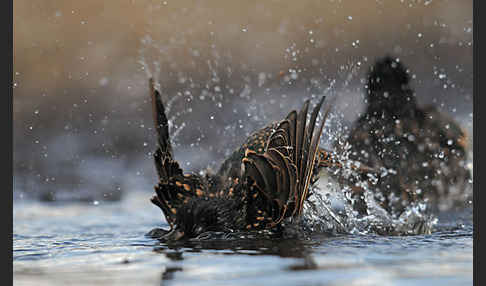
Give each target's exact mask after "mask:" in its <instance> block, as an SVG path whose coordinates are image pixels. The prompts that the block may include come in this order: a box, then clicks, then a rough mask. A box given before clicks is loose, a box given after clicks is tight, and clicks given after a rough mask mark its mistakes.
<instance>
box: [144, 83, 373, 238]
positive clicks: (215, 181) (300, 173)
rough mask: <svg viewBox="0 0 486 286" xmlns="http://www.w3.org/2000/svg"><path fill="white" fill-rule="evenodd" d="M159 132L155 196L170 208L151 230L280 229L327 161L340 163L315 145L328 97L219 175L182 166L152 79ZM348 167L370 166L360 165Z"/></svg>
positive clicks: (192, 233) (277, 127) (242, 151)
mask: <svg viewBox="0 0 486 286" xmlns="http://www.w3.org/2000/svg"><path fill="white" fill-rule="evenodd" d="M150 93H151V97H152V104H153V116H154V121H155V126H156V130H157V134H158V148H157V150H156V152H155V153H154V160H155V166H156V169H157V173H158V177H159V183H158V185H156V186H155V195H154V196H153V197H152V199H151V201H152V203H154V204H155V205H157V206H158V207H160V209H161V210H162V212H163V213H164V215H165V218H166V220H167V222H168V223H169V225H170V230H161V229H155V230H153V231H151V232H150V233H149V235H150V236H152V237H158V238H162V239H166V240H179V239H183V238H192V237H197V236H199V235H201V234H202V233H204V232H208V231H214V232H232V231H247V230H263V229H272V230H278V229H281V228H282V223H283V222H284V220H285V219H287V218H290V219H292V218H296V217H299V216H300V215H301V214H302V209H303V204H304V201H305V200H306V199H307V198H308V197H309V195H310V191H309V190H310V188H311V186H312V185H313V184H314V183H315V182H316V180H317V174H318V173H319V170H320V169H322V168H327V167H329V168H331V167H334V168H342V167H343V166H342V165H341V163H340V162H338V161H337V160H334V157H333V153H332V152H329V151H326V150H324V149H321V148H319V147H318V145H319V140H320V137H321V134H322V131H323V127H324V123H325V122H326V118H327V115H328V113H329V108H330V106H329V107H328V108H327V109H326V112H325V114H324V117H323V119H322V121H321V122H320V124H319V125H318V124H317V118H318V114H319V111H320V109H321V107H322V105H323V102H324V99H325V97H324V96H323V97H322V98H321V100H320V101H319V103H318V104H317V105H316V106H315V107H314V109H313V110H312V113H311V114H310V119H309V121H308V122H307V116H308V109H309V103H310V102H309V100H307V101H306V102H305V103H304V106H303V107H302V109H301V110H300V111H299V112H297V111H295V110H294V111H291V112H290V113H289V114H288V116H287V117H286V118H285V119H283V120H281V121H279V122H275V123H271V124H269V125H268V126H267V127H265V128H262V129H261V130H258V131H256V132H255V133H253V134H252V135H250V137H249V138H247V140H246V142H245V143H244V144H243V145H242V146H241V147H240V148H238V149H237V150H236V151H235V152H234V153H233V154H232V155H231V156H230V157H229V158H227V159H226V160H225V161H224V162H223V164H222V165H221V167H220V169H219V171H218V172H217V173H216V174H208V173H207V174H206V175H204V176H201V175H198V174H194V173H190V174H189V173H186V174H185V173H184V172H183V170H182V169H181V167H180V166H179V164H178V162H177V161H175V159H174V155H173V152H172V147H171V142H170V138H169V128H168V121H167V117H166V115H165V110H164V105H163V103H162V100H161V98H160V93H159V92H158V91H157V90H156V89H155V88H154V84H153V81H152V80H150ZM349 165H350V166H351V169H353V168H354V169H356V170H358V171H360V172H362V173H366V172H367V171H368V170H367V169H366V168H365V167H363V166H358V165H357V164H353V163H351V164H349Z"/></svg>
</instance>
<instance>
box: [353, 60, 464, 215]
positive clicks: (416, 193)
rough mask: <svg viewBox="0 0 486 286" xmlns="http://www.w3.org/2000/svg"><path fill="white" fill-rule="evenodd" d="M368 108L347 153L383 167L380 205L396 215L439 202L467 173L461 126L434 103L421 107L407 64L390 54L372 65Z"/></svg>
mask: <svg viewBox="0 0 486 286" xmlns="http://www.w3.org/2000/svg"><path fill="white" fill-rule="evenodd" d="M366 100H367V108H366V110H365V112H364V114H363V115H362V116H361V117H360V118H359V119H358V120H357V121H356V123H355V125H354V127H353V128H352V130H351V133H350V134H349V137H348V143H349V144H350V145H351V149H350V158H351V159H354V160H358V161H360V162H363V163H365V164H367V165H368V166H370V167H372V168H377V169H382V176H381V178H380V181H379V182H378V184H377V185H376V186H375V188H376V189H377V191H376V197H377V198H378V201H379V202H381V205H382V206H383V207H384V208H385V209H387V210H388V211H390V212H391V213H393V214H397V215H399V214H400V213H401V212H403V210H404V209H405V208H406V206H407V205H409V204H410V203H411V202H416V201H419V200H424V199H428V200H429V202H437V201H438V200H440V198H443V197H445V196H446V195H447V193H448V192H449V191H450V189H451V186H453V185H458V184H462V185H463V186H462V187H461V188H464V185H465V184H466V183H467V182H468V180H469V179H470V173H469V171H468V170H467V168H466V167H465V160H466V155H467V154H466V146H465V143H466V142H465V141H466V139H465V135H466V134H465V132H464V131H463V130H462V129H461V128H460V126H459V125H458V124H457V123H456V122H454V120H452V118H450V117H448V116H447V115H445V114H443V113H441V112H439V111H438V110H437V109H436V108H435V107H433V106H429V107H425V108H421V107H419V106H418V105H417V103H416V97H415V93H414V92H413V90H412V89H411V88H410V86H409V76H408V74H407V71H406V69H405V67H404V66H403V65H402V64H401V63H400V62H399V61H397V60H395V59H393V58H391V57H385V58H383V59H380V60H378V61H377V63H376V64H375V65H374V66H373V67H371V69H370V72H369V76H368V84H367V89H366Z"/></svg>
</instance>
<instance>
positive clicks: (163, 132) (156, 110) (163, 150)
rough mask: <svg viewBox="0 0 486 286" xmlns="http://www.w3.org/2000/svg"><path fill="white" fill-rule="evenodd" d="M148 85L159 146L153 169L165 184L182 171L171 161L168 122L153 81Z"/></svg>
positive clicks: (155, 154)
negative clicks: (154, 168)
mask: <svg viewBox="0 0 486 286" xmlns="http://www.w3.org/2000/svg"><path fill="white" fill-rule="evenodd" d="M149 85H150V96H151V98H152V115H153V118H154V124H155V130H156V131H157V137H158V138H157V141H158V145H159V146H158V148H157V150H156V151H155V153H154V161H155V167H156V169H157V173H158V175H159V179H160V180H161V181H165V182H166V181H167V180H169V178H171V177H173V176H175V175H182V169H181V168H180V166H179V164H178V163H177V162H176V161H174V160H173V155H172V145H171V143H170V138H169V122H168V120H167V116H166V115H165V108H164V104H163V103H162V99H161V98H160V93H159V92H158V91H157V90H156V89H155V87H154V81H153V79H150V80H149Z"/></svg>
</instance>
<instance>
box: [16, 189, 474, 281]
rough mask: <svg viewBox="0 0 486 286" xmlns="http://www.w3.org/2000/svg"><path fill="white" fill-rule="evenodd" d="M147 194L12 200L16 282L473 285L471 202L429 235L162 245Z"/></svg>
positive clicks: (158, 218)
mask: <svg viewBox="0 0 486 286" xmlns="http://www.w3.org/2000/svg"><path fill="white" fill-rule="evenodd" d="M149 196H150V194H148V193H144V192H133V193H131V194H130V195H129V196H127V197H126V198H124V199H122V200H121V201H119V202H99V204H93V203H72V204H64V203H63V204H50V203H44V202H37V201H16V202H15V203H14V235H13V240H14V245H13V248H14V252H13V256H14V262H13V267H14V269H13V270H14V281H15V285H66V284H69V285H87V284H89V285H106V284H108V285H161V284H162V285H187V284H190V285H249V284H255V285H375V284H379V285H391V284H393V285H404V284H407V285H410V284H427V285H440V284H444V283H445V284H447V285H459V284H461V285H462V284H471V283H472V271H473V264H472V262H473V254H472V247H473V238H472V235H473V227H472V210H471V209H467V210H465V211H462V212H449V213H446V214H443V215H439V216H438V218H439V222H438V224H437V230H436V231H435V232H433V233H432V234H429V235H415V236H404V237H403V236H379V235H374V234H368V235H360V234H355V235H324V234H320V235H318V234H313V235H311V236H309V237H305V238H288V239H283V238H274V237H267V238H261V237H257V236H255V237H247V238H244V239H242V238H237V237H235V238H232V239H211V240H208V239H206V240H190V241H186V242H178V243H175V244H174V243H163V242H160V241H158V240H155V239H151V238H149V237H146V236H145V234H146V233H147V231H148V230H150V229H151V228H153V227H162V228H167V227H168V226H167V225H166V224H165V223H164V222H163V219H162V214H161V213H160V211H159V210H158V209H156V208H155V207H153V206H152V205H151V204H150V203H149V202H148V198H149Z"/></svg>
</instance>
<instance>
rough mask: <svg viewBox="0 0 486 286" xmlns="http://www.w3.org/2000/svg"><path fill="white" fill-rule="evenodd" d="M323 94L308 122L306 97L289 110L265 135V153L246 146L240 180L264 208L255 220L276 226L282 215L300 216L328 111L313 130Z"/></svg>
mask: <svg viewBox="0 0 486 286" xmlns="http://www.w3.org/2000/svg"><path fill="white" fill-rule="evenodd" d="M324 99H325V97H324V96H323V97H322V99H321V100H320V102H319V103H318V104H317V105H316V107H315V108H314V109H313V111H312V114H311V118H310V121H309V123H308V124H307V122H306V121H307V113H308V108H309V100H307V101H306V102H305V103H304V106H303V107H302V109H301V110H300V111H299V112H298V113H297V112H296V111H295V110H294V111H292V112H290V113H289V114H288V116H287V117H286V119H284V120H282V121H281V122H280V123H279V124H278V126H277V128H276V131H275V132H274V133H273V134H272V135H271V136H270V137H269V138H268V141H267V144H266V147H265V152H264V153H263V154H258V153H256V152H255V151H252V150H249V149H247V150H246V152H245V157H244V158H243V160H242V163H243V165H244V171H243V172H244V173H243V179H244V180H245V182H246V184H247V185H248V189H249V192H250V195H249V198H252V197H258V196H259V197H260V200H263V201H264V207H263V210H258V211H259V214H255V215H257V220H260V221H264V222H266V223H267V225H269V226H275V225H277V224H278V223H280V222H281V221H282V220H283V219H284V218H286V217H289V216H296V215H300V214H301V212H302V207H303V203H304V200H305V199H306V198H307V194H308V192H309V188H310V184H311V177H312V175H313V171H314V166H315V163H316V161H317V160H316V156H317V150H318V145H319V139H320V137H321V134H322V131H323V128H324V123H325V120H326V118H327V115H328V113H329V107H328V108H327V110H326V112H325V115H324V118H323V120H322V121H321V123H320V126H318V128H317V130H315V129H316V122H317V116H318V114H319V110H320V109H321V107H322V104H323V102H324Z"/></svg>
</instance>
